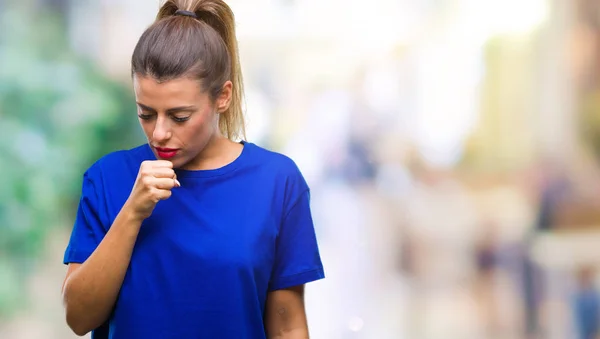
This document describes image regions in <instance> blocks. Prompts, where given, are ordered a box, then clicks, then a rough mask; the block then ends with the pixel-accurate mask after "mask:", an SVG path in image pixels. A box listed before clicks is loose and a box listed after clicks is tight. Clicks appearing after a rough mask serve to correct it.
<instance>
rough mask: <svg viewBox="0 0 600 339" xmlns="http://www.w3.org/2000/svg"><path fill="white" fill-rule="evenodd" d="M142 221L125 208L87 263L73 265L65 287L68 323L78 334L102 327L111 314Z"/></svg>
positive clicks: (64, 301) (64, 295)
mask: <svg viewBox="0 0 600 339" xmlns="http://www.w3.org/2000/svg"><path fill="white" fill-rule="evenodd" d="M141 224H142V221H141V220H139V219H137V218H136V217H135V216H134V214H133V213H131V212H130V211H129V209H127V208H126V207H124V208H123V209H122V210H121V212H120V213H119V215H118V216H117V218H116V219H115V222H114V223H113V225H112V227H111V228H110V229H109V231H108V232H107V233H106V236H105V237H104V239H103V240H102V242H101V243H100V245H98V248H97V249H96V250H95V251H94V253H92V255H91V256H90V257H89V258H88V259H87V260H86V261H85V262H84V263H83V264H69V269H68V271H67V277H66V278H65V282H64V284H63V291H62V292H63V304H64V306H65V309H66V317H67V324H68V325H69V327H70V328H71V329H72V330H73V332H75V334H77V335H80V336H82V335H85V334H86V333H88V332H89V331H91V330H93V329H95V328H97V327H99V326H100V325H102V324H103V323H104V322H105V321H106V319H108V316H109V315H110V313H111V311H112V309H113V306H114V304H115V301H116V300H117V296H118V295H119V290H120V289H121V284H122V283H123V279H124V278H125V272H126V271H127V267H128V266H129V261H130V259H131V253H132V251H133V246H134V245H135V240H136V238H137V235H138V232H139V230H140V226H141Z"/></svg>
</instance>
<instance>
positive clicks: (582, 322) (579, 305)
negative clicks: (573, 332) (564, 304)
mask: <svg viewBox="0 0 600 339" xmlns="http://www.w3.org/2000/svg"><path fill="white" fill-rule="evenodd" d="M595 275H596V272H595V270H594V269H593V268H591V267H583V268H580V269H579V271H578V272H577V290H576V292H575V298H574V301H573V309H574V312H573V313H574V314H573V315H574V318H575V326H576V328H577V333H578V337H577V338H579V339H596V338H598V335H599V334H600V333H599V332H598V328H599V325H600V324H599V322H600V294H599V293H598V291H597V290H596V287H595V286H594V279H595Z"/></svg>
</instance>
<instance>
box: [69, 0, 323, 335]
mask: <svg viewBox="0 0 600 339" xmlns="http://www.w3.org/2000/svg"><path fill="white" fill-rule="evenodd" d="M237 51H238V49H237V42H236V36H235V28H234V16H233V13H232V12H231V9H230V8H229V7H228V6H227V4H225V3H224V2H223V1H222V0H192V1H185V0H180V1H178V0H170V1H166V3H165V4H164V5H163V6H162V8H161V9H160V11H159V13H158V16H157V19H156V21H155V22H154V24H153V25H152V26H150V27H149V28H148V29H147V30H146V31H145V32H144V34H143V35H142V37H141V38H140V40H139V42H138V44H137V46H136V48H135V50H134V52H133V57H132V64H131V66H132V77H133V84H134V91H135V96H136V101H137V107H138V117H139V122H140V124H141V127H142V129H143V130H144V132H145V134H146V137H147V139H148V143H147V144H144V145H142V146H139V147H137V148H134V149H131V150H126V151H118V152H114V153H111V154H109V155H107V156H105V157H103V158H102V159H100V160H98V161H97V162H96V163H95V164H94V165H92V166H91V167H90V168H89V169H88V170H87V171H86V172H85V174H84V177H83V188H82V194H81V200H80V204H79V208H78V212H77V216H76V221H75V225H74V228H73V232H72V235H71V240H70V242H69V245H68V247H67V249H66V252H65V257H64V263H65V264H68V265H69V266H68V272H67V276H66V279H65V282H64V285H63V300H64V305H65V309H66V318H67V323H68V324H69V326H70V327H71V328H72V329H73V331H74V332H75V333H76V334H78V335H84V334H86V333H88V332H90V331H93V332H92V336H93V337H95V338H100V337H106V338H115V339H120V338H124V339H136V338H144V339H148V338H186V339H187V338H209V339H225V338H232V339H233V338H235V339H239V338H308V328H307V321H306V315H305V309H304V302H303V286H304V284H305V283H308V282H310V281H314V280H317V279H321V278H323V277H324V272H323V266H322V264H321V259H320V256H319V250H318V247H317V241H316V237H315V231H314V227H313V222H312V218H311V212H310V207H309V188H308V186H307V184H306V182H305V180H304V179H303V177H302V174H301V173H300V171H299V170H298V168H297V166H296V165H295V164H294V162H293V161H292V160H290V159H289V158H287V157H285V156H283V155H281V154H278V153H274V152H271V151H267V150H265V149H263V148H261V147H259V146H257V145H254V144H252V143H249V142H245V141H242V142H237V141H236V140H238V139H239V138H240V137H242V136H243V135H244V122H243V115H242V109H241V98H242V94H243V88H242V76H241V72H240V65H239V61H238V52H237Z"/></svg>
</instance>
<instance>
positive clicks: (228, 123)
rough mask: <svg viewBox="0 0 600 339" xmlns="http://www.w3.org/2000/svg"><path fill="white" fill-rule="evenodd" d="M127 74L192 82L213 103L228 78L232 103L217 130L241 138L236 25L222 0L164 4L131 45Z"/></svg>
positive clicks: (180, 0)
mask: <svg viewBox="0 0 600 339" xmlns="http://www.w3.org/2000/svg"><path fill="white" fill-rule="evenodd" d="M178 10H183V11H190V12H193V13H194V14H196V16H197V18H193V17H190V16H184V15H175V12H176V11H178ZM131 74H132V76H133V75H135V74H137V75H140V76H151V77H153V78H154V79H156V80H157V81H159V82H162V81H168V80H172V79H175V78H179V77H189V78H191V79H196V80H199V81H200V82H201V84H202V89H203V90H204V91H207V92H208V93H209V95H210V96H211V99H212V100H215V99H216V98H217V97H218V96H219V94H220V93H221V90H222V88H223V85H224V84H225V82H226V81H227V80H231V82H232V83H233V86H232V87H233V88H232V98H231V103H230V105H229V108H228V109H227V111H225V112H223V113H222V114H221V116H220V118H219V129H220V131H221V133H222V134H223V135H225V136H226V137H228V138H229V139H231V140H234V139H239V138H244V137H245V126H244V115H243V112H242V100H243V96H244V88H243V83H242V72H241V68H240V63H239V57H238V47H237V39H236V35H235V21H234V15H233V12H232V11H231V8H230V7H229V6H228V5H227V4H226V3H225V2H224V1H223V0H167V1H166V2H165V3H164V4H163V5H162V7H161V8H160V10H159V12H158V15H157V16H156V21H155V22H154V23H153V24H152V25H151V26H150V27H149V28H148V29H147V30H146V31H145V32H144V34H142V36H141V38H140V40H139V41H138V43H137V45H136V47H135V50H134V52H133V56H132V58H131Z"/></svg>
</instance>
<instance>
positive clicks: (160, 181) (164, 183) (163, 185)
mask: <svg viewBox="0 0 600 339" xmlns="http://www.w3.org/2000/svg"><path fill="white" fill-rule="evenodd" d="M176 185H177V184H176V182H175V180H173V178H154V180H153V182H152V186H153V187H156V188H158V189H161V190H171V189H173V187H175V186H176Z"/></svg>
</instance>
